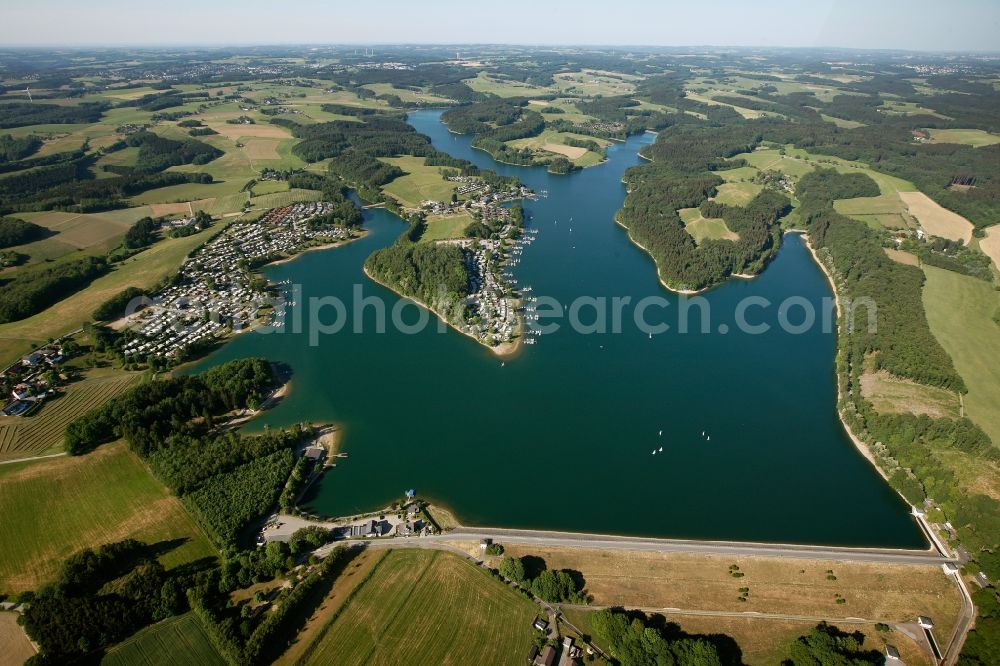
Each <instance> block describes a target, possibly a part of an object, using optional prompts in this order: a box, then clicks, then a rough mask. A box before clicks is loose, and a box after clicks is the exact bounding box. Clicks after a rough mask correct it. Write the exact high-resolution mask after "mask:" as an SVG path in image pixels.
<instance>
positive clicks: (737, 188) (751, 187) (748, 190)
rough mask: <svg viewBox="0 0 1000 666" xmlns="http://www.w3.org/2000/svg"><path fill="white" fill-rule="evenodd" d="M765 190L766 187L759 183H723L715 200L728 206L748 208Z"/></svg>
mask: <svg viewBox="0 0 1000 666" xmlns="http://www.w3.org/2000/svg"><path fill="white" fill-rule="evenodd" d="M763 189H764V186H763V185H758V184H757V183H723V184H722V185H719V187H718V188H717V191H716V195H715V197H714V199H715V201H717V202H719V203H721V204H726V205H727V206H746V205H747V204H748V203H750V201H751V200H752V199H753V198H754V197H755V196H757V195H758V194H760V192H761V190H763Z"/></svg>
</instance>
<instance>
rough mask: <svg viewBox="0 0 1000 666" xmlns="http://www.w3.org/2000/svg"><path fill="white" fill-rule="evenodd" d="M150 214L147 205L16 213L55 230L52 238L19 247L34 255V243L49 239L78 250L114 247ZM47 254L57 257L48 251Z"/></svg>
mask: <svg viewBox="0 0 1000 666" xmlns="http://www.w3.org/2000/svg"><path fill="white" fill-rule="evenodd" d="M151 214H152V210H150V209H149V208H146V207H144V206H139V207H137V208H124V209H122V210H109V211H105V212H103V213H87V214H78V213H64V212H61V211H46V212H42V213H17V214H16V215H15V216H16V217H20V218H21V219H23V220H27V221H28V222H32V223H34V224H37V225H39V226H42V227H45V228H46V229H48V230H49V231H51V232H53V233H54V234H55V235H54V236H50V237H49V238H45V239H42V240H39V241H34V242H32V243H28V244H26V245H21V246H19V249H18V250H17V251H19V252H24V253H25V254H28V255H29V256H31V250H32V247H33V246H36V245H39V244H42V243H45V242H46V241H56V242H58V243H62V244H65V245H68V246H70V247H72V248H74V249H78V250H83V249H87V248H91V247H95V246H99V247H100V248H108V249H111V248H112V247H114V246H115V245H117V244H118V241H119V240H120V239H121V237H122V236H123V235H124V234H125V232H126V231H128V228H129V227H130V226H132V225H133V224H134V223H135V222H136V221H137V220H139V219H141V218H143V217H147V216H149V215H151ZM45 258H47V259H53V258H55V257H53V256H51V255H47V256H46V257H45Z"/></svg>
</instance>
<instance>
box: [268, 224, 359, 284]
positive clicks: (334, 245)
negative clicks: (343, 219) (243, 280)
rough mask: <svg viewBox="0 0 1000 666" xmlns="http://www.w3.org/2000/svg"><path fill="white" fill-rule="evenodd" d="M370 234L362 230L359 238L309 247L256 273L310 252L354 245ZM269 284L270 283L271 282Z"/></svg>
mask: <svg viewBox="0 0 1000 666" xmlns="http://www.w3.org/2000/svg"><path fill="white" fill-rule="evenodd" d="M369 233H370V232H369V231H368V230H367V229H360V230H359V233H358V235H357V236H352V237H351V238H346V239H344V240H337V241H332V242H330V243H321V244H319V245H311V246H309V247H307V248H304V249H302V250H298V251H297V252H295V254H292V255H290V256H287V257H284V258H282V259H276V260H275V261H269V262H267V263H266V264H261V266H260V267H258V268H257V269H256V270H255V271H254V272H255V273H257V274H260V271H261V270H263V269H265V268H270V267H271V266H281V265H282V264H290V263H291V262H293V261H295V260H296V259H298V258H299V257H301V256H303V255H305V254H308V253H310V252H317V251H319V250H332V249H334V248H337V247H341V246H343V245H348V244H350V243H353V242H354V241H357V240H361V239H362V238H364V237H365V236H367V235H368V234H369ZM268 282H270V280H269V281H268ZM272 284H273V283H272Z"/></svg>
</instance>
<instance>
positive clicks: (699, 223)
mask: <svg viewBox="0 0 1000 666" xmlns="http://www.w3.org/2000/svg"><path fill="white" fill-rule="evenodd" d="M677 214H678V215H680V217H681V221H682V222H683V223H684V230H685V231H687V232H688V233H689V234H691V236H692V237H693V238H694V242H696V243H698V244H699V245H700V244H701V242H702V241H704V240H708V239H712V240H731V241H735V240H739V238H740V235H739V234H738V233H736V232H735V231H730V229H729V227H727V226H726V221H725V220H723V219H722V218H717V217H702V215H701V211H700V210H699V209H697V208H682V209H680V210H679V211H677Z"/></svg>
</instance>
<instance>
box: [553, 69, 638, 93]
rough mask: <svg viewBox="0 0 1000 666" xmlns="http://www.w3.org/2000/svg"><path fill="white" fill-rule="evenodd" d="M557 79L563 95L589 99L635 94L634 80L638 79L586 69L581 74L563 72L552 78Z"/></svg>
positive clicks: (557, 84) (557, 86) (556, 84)
mask: <svg viewBox="0 0 1000 666" xmlns="http://www.w3.org/2000/svg"><path fill="white" fill-rule="evenodd" d="M552 78H553V79H555V82H556V83H555V86H556V88H558V89H559V91H561V92H563V93H573V94H575V95H584V96H587V97H596V96H598V95H602V96H605V97H611V96H615V95H631V94H632V93H634V92H635V84H634V83H632V81H631V80H627V79H632V80H635V79H636V77H626V76H625V75H619V74H610V73H607V72H598V71H596V70H592V69H585V70H583V71H579V72H563V73H560V74H556V75H555V76H553V77H552Z"/></svg>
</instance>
